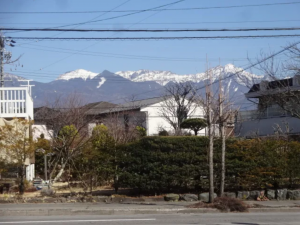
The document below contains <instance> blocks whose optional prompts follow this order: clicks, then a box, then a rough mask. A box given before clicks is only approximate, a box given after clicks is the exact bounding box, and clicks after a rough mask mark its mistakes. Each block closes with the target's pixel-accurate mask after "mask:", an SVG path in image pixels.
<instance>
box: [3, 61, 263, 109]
mask: <svg viewBox="0 0 300 225" xmlns="http://www.w3.org/2000/svg"><path fill="white" fill-rule="evenodd" d="M208 74H209V76H208ZM209 77H210V79H211V80H212V82H214V81H218V80H219V79H220V78H221V79H223V81H222V86H223V87H224V91H225V94H226V95H228V96H229V97H230V99H232V101H234V102H235V104H236V105H240V104H241V105H242V104H243V102H245V101H246V99H245V96H244V93H246V92H248V91H249V87H250V86H252V85H253V83H257V82H259V80H260V79H262V76H257V75H255V74H251V73H249V72H246V71H244V70H242V69H241V68H237V67H235V66H234V65H231V64H228V65H226V66H218V67H215V68H212V69H211V70H209V71H208V72H207V73H204V72H203V73H197V74H186V75H179V74H176V73H172V72H170V71H151V70H138V71H120V72H117V73H111V72H109V71H107V70H105V71H103V72H101V73H95V72H91V71H87V70H84V69H78V70H75V71H71V72H67V73H64V74H62V75H60V76H59V77H58V78H57V79H55V80H54V81H51V82H49V83H41V82H36V81H32V82H31V84H33V85H35V86H34V87H33V88H32V98H33V99H34V104H35V107H38V106H41V105H44V104H45V102H51V101H54V100H55V98H57V96H67V95H68V94H72V93H74V92H76V93H79V94H80V95H81V96H82V99H83V101H85V102H87V103H91V102H98V101H108V102H113V103H121V102H122V101H126V100H127V101H128V100H130V99H132V98H134V99H147V98H151V97H157V96H161V95H163V94H165V92H164V91H165V89H164V88H163V86H165V85H172V83H173V82H187V81H189V82H193V83H194V84H195V88H197V89H198V90H199V94H200V95H203V96H205V85H206V84H207V82H206V81H207V79H209ZM21 79H24V78H22V77H18V76H15V75H13V74H7V75H6V76H5V80H6V82H5V86H8V87H11V86H12V87H17V86H20V85H24V84H25V83H24V82H20V81H18V80H21ZM218 89H219V82H214V84H213V86H212V90H213V91H214V92H216V93H217V91H218Z"/></svg>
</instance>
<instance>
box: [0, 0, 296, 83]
mask: <svg viewBox="0 0 300 225" xmlns="http://www.w3.org/2000/svg"><path fill="white" fill-rule="evenodd" d="M299 9H300V1H295V0H294V1H293V0H285V1H284V0H264V1H263V2H262V1H261V0H252V1H251V2H244V1H240V0H227V1H218V0H210V1H209V0H201V1H198V0H182V1H179V0H151V1H140V0H127V1H126V0H111V1H99V0H87V1H82V0H48V1H34V0H10V1H5V0H0V27H1V28H6V29H9V28H17V29H20V30H2V34H3V35H4V36H6V37H8V36H11V37H16V39H15V41H16V42H17V43H16V44H15V47H14V48H11V47H7V50H9V51H12V53H13V56H14V57H15V58H16V57H18V56H19V55H22V57H21V59H20V64H22V65H23V67H16V66H15V65H14V66H5V71H7V72H11V73H13V72H15V73H16V74H23V75H22V76H25V77H27V78H31V79H34V80H37V81H42V82H49V81H52V80H54V79H55V78H57V77H58V76H59V74H63V73H65V72H67V71H72V70H76V69H85V70H89V71H92V72H95V73H100V72H102V71H103V70H109V71H111V72H116V71H120V70H122V71H133V70H139V69H148V70H166V71H172V72H174V73H177V74H195V73H198V72H204V71H205V60H202V59H203V58H206V55H207V57H208V61H209V63H210V66H217V65H219V61H220V63H221V65H225V64H228V63H232V64H234V65H235V66H240V67H241V66H242V65H245V64H247V63H249V61H248V58H252V59H254V58H256V57H258V56H259V55H260V53H261V52H265V53H269V52H276V51H279V50H280V49H281V48H282V47H285V46H287V45H289V44H290V43H294V42H296V41H299V39H300V37H299V36H300V31H299V29H298V25H299V21H300V14H299ZM45 28H54V29H55V28H56V29H57V30H53V31H51V32H49V31H47V32H46V31H41V30H38V29H45ZM58 28H62V29H58ZM275 28H277V29H275ZM22 29H32V30H31V31H28V30H22ZM66 29H67V30H72V29H75V30H106V31H110V33H105V32H98V33H96V32H84V34H83V32H75V31H69V32H67V31H66ZM251 29H253V30H251ZM126 30H135V31H138V30H139V31H140V32H138V33H137V32H127V31H126ZM141 30H143V31H147V32H141ZM151 30H152V31H153V33H151V34H149V32H150V31H151ZM158 30H162V31H161V32H157V31H158ZM171 30H181V31H178V32H177V33H176V34H175V33H172V32H171ZM190 30H195V31H194V32H191V31H190ZM196 30H198V31H200V30H201V31H204V30H207V31H206V32H207V33H206V32H205V33H195V32H198V31H196ZM229 30H231V31H230V32H229ZM154 31H156V32H154ZM212 32H213V33H212ZM179 36H180V37H185V38H181V39H180V40H178V39H177V40H174V37H179ZM231 36H236V37H240V38H230V37H231ZM148 37H151V38H153V40H161V41H146V40H147V38H148ZM188 37H195V38H188ZM196 37H198V38H196ZM199 37H201V38H199ZM205 37H206V38H205ZM213 37H214V38H213ZM216 37H219V38H216ZM222 37H227V38H222ZM246 37H248V38H246ZM255 37H260V38H255ZM262 37H263V38H262ZM18 38H34V39H33V40H21V39H18ZM51 38H52V39H51ZM55 38H56V39H55ZM68 38H74V40H76V39H77V40H80V41H72V40H68ZM79 38H88V39H85V40H84V39H79ZM92 38H97V39H98V40H93V39H92ZM105 38H106V39H107V38H111V39H110V40H112V41H102V40H104V39H105ZM126 38H128V41H121V40H122V39H123V40H127V39H126ZM53 39H54V40H55V41H53ZM61 40H63V41H61ZM113 40H116V41H113ZM129 40H130V41H129ZM150 40H152V39H150ZM218 59H219V60H218ZM253 72H255V71H253ZM25 74H26V75H25Z"/></svg>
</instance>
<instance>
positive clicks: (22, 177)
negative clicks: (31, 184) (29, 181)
mask: <svg viewBox="0 0 300 225" xmlns="http://www.w3.org/2000/svg"><path fill="white" fill-rule="evenodd" d="M24 167H25V166H24V165H22V166H21V167H20V184H19V193H20V195H23V194H24V191H25V186H24V170H25V169H24Z"/></svg>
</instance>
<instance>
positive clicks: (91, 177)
mask: <svg viewBox="0 0 300 225" xmlns="http://www.w3.org/2000/svg"><path fill="white" fill-rule="evenodd" d="M92 191H93V175H92V174H91V175H90V192H91V194H92Z"/></svg>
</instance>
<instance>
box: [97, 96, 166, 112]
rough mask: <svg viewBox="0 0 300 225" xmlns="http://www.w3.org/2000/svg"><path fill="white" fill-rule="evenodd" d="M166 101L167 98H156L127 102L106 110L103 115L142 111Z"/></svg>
mask: <svg viewBox="0 0 300 225" xmlns="http://www.w3.org/2000/svg"><path fill="white" fill-rule="evenodd" d="M164 100H165V97H155V98H148V99H142V100H136V101H131V102H126V103H123V104H119V105H116V106H115V107H114V108H111V109H108V110H105V111H103V112H102V113H103V114H104V113H111V112H121V111H128V110H134V109H140V108H143V107H147V106H149V105H153V104H156V103H159V102H162V101H164Z"/></svg>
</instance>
